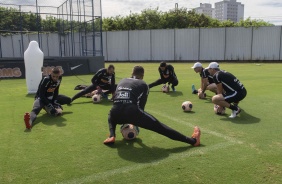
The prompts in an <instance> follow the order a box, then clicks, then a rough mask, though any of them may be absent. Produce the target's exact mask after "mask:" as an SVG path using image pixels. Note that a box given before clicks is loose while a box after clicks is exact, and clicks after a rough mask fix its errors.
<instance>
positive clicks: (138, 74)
mask: <svg viewBox="0 0 282 184" xmlns="http://www.w3.org/2000/svg"><path fill="white" fill-rule="evenodd" d="M144 72H145V71H144V68H143V67H142V66H134V67H133V71H132V77H133V78H136V79H143V77H144Z"/></svg>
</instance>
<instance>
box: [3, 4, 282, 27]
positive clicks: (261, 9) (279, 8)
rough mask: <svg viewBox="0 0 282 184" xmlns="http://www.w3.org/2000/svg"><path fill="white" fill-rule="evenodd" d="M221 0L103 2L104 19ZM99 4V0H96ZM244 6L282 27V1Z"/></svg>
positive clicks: (251, 14)
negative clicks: (145, 10) (176, 5)
mask: <svg viewBox="0 0 282 184" xmlns="http://www.w3.org/2000/svg"><path fill="white" fill-rule="evenodd" d="M65 1H66V0H37V2H38V5H39V6H56V7H58V6H60V5H61V4H62V3H63V2H65ZM86 1H88V0H85V2H86ZM219 1H221V0H101V2H102V15H103V17H111V16H118V15H121V16H127V15H129V14H130V12H132V13H141V11H142V10H144V9H148V8H151V9H155V8H157V7H158V8H159V10H160V11H168V10H170V9H174V8H175V4H176V3H177V4H178V8H182V7H185V8H187V9H192V8H196V7H199V6H200V3H210V4H212V7H213V8H214V3H215V2H219ZM35 2H36V0H0V3H13V4H20V3H22V4H29V5H30V4H35ZM94 2H99V0H94ZM237 2H241V3H242V4H244V19H246V18H248V17H250V18H251V19H262V20H264V21H266V22H270V23H272V24H275V25H282V0H237Z"/></svg>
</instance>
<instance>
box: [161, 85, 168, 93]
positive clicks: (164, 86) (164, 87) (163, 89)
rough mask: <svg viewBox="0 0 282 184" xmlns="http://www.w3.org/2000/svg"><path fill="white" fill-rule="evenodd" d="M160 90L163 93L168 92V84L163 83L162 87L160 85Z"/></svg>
mask: <svg viewBox="0 0 282 184" xmlns="http://www.w3.org/2000/svg"><path fill="white" fill-rule="evenodd" d="M162 92H163V93H168V92H169V86H167V85H163V87H162Z"/></svg>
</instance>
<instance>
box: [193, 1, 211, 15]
mask: <svg viewBox="0 0 282 184" xmlns="http://www.w3.org/2000/svg"><path fill="white" fill-rule="evenodd" d="M194 10H195V11H196V13H198V14H204V15H207V16H209V17H212V18H214V8H212V5H211V4H209V3H200V7H197V8H195V9H194Z"/></svg>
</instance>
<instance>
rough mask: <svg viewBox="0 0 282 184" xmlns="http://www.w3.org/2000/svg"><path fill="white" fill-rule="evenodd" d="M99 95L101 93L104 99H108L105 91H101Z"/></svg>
mask: <svg viewBox="0 0 282 184" xmlns="http://www.w3.org/2000/svg"><path fill="white" fill-rule="evenodd" d="M101 95H102V97H103V98H104V99H106V100H108V99H109V98H108V95H107V94H105V93H101Z"/></svg>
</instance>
